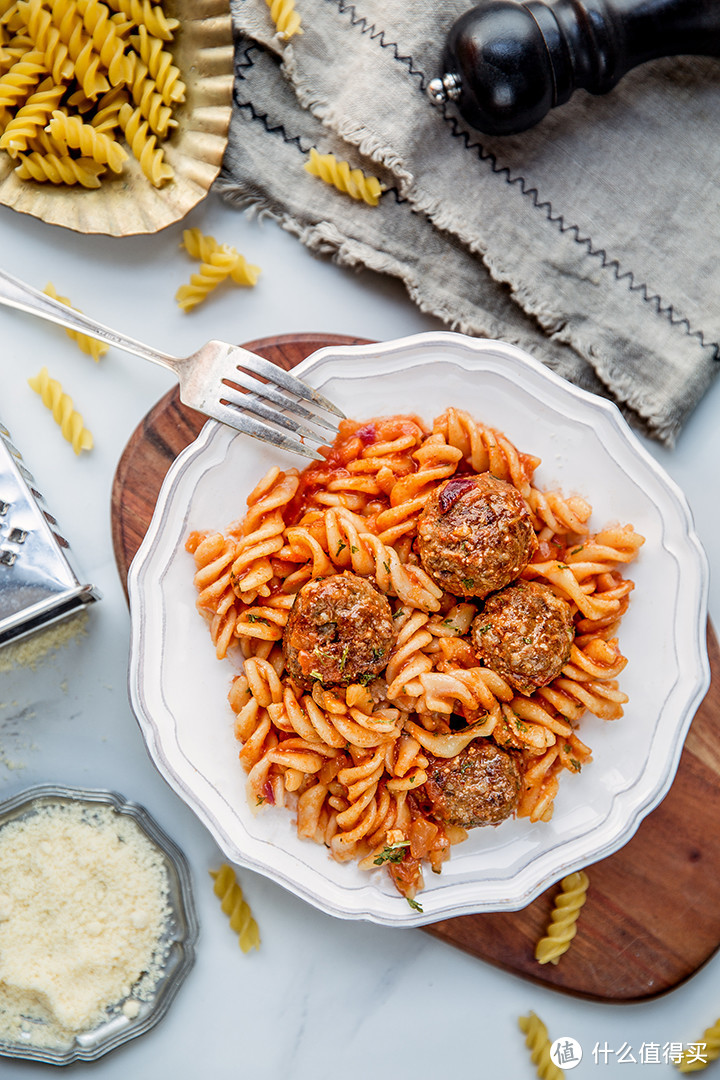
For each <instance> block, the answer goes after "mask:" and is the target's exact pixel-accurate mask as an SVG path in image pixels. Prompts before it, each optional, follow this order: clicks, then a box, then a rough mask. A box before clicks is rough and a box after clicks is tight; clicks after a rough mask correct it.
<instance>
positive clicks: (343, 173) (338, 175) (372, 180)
mask: <svg viewBox="0 0 720 1080" xmlns="http://www.w3.org/2000/svg"><path fill="white" fill-rule="evenodd" d="M305 169H306V171H307V172H309V173H311V175H312V176H319V177H320V179H321V180H324V181H325V183H326V184H330V185H331V186H332V187H335V188H337V190H338V191H342V192H344V194H346V195H349V196H350V197H351V198H352V199H359V200H362V202H366V203H367V204H368V206H377V204H378V202H379V201H380V196H381V195H382V193H383V191H384V190H385V187H384V185H383V184H381V183H380V181H379V180H378V178H377V177H376V176H369V175H367V174H365V173H364V172H363V171H362V169H351V168H350V165H349V164H348V162H347V161H340V160H338V158H336V157H335V154H319V153H318V152H317V150H316V149H315V147H312V148H311V150H310V160H309V161H307V162H306V163H305Z"/></svg>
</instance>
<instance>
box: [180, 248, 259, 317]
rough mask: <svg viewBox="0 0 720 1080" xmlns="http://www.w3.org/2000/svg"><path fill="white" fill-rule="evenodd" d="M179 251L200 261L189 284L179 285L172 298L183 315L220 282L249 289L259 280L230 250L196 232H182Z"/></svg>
mask: <svg viewBox="0 0 720 1080" xmlns="http://www.w3.org/2000/svg"><path fill="white" fill-rule="evenodd" d="M181 247H184V248H185V250H186V251H187V253H188V254H189V255H190V256H191V257H192V258H194V259H198V260H200V267H199V269H198V271H197V273H195V274H192V275H191V277H190V284H189V285H181V286H180V288H179V289H178V290H177V292H176V294H175V300H176V301H177V304H178V306H179V307H180V308H181V309H182V310H183V311H192V309H193V308H195V307H197V305H198V304H200V303H202V301H203V300H205V299H206V297H207V296H208V295H209V294H210V293H211V292H212V291H213V289H216V288H217V286H218V285H220V284H222V282H223V281H226V280H230V281H232V282H233V283H234V284H235V285H244V286H253V285H255V284H256V283H257V280H258V277H259V276H260V267H259V266H252V265H251V264H250V263H248V262H247V260H246V259H245V257H244V256H243V255H241V254H240V252H239V251H237V250H236V249H235V248H234V247H231V246H230V245H229V244H219V243H218V242H217V240H216V239H215V238H214V237H213V236H205V235H203V233H202V232H201V231H200V229H185V231H184V232H183V240H182V244H181Z"/></svg>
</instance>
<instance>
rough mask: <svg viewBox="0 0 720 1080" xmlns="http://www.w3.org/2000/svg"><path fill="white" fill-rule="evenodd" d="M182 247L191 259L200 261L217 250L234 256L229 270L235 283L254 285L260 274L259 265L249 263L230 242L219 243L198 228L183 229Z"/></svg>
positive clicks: (205, 259) (205, 260) (206, 259)
mask: <svg viewBox="0 0 720 1080" xmlns="http://www.w3.org/2000/svg"><path fill="white" fill-rule="evenodd" d="M182 247H184V248H185V250H186V251H187V253H188V255H190V256H191V257H192V258H193V259H199V260H200V261H201V262H208V261H209V260H210V258H211V256H212V255H214V254H215V253H216V252H218V251H222V252H224V253H226V254H229V255H232V256H234V258H235V263H234V265H233V266H232V269H231V270H230V277H231V279H232V280H233V281H234V282H235V284H236V285H255V284H256V283H257V279H258V277H259V276H260V267H259V266H252V265H250V264H249V263H248V261H247V259H246V258H245V256H244V255H241V254H240V252H239V251H237V250H236V249H235V248H234V247H231V246H230V244H219V243H218V242H217V240H216V239H215V237H214V236H205V235H203V233H202V232H201V231H200V229H185V230H184V232H183V238H182Z"/></svg>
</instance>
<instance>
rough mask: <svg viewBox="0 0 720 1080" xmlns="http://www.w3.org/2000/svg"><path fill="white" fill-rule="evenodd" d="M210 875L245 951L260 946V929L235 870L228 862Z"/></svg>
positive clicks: (214, 888) (215, 890) (224, 910)
mask: <svg viewBox="0 0 720 1080" xmlns="http://www.w3.org/2000/svg"><path fill="white" fill-rule="evenodd" d="M210 876H211V877H212V878H213V880H214V882H215V884H214V885H213V891H214V893H215V895H216V896H217V897H218V898H219V899H220V901H221V904H220V906H221V908H222V910H223V912H224V913H225V915H227V916H229V919H230V927H231V929H232V930H234V931H235V933H236V934H237V936H238V943H239V945H240V948H241V949H242V951H243V952H244V953H247V952H250V950H251V949H259V948H260V931H259V930H258V925H257V923H256V922H255V919H254V918H253V914H252V911H251V910H250V905H249V904H248V902H247V900H246V899H245V897H244V896H243V891H242V889H241V887H240V885H239V884H238V881H237V878H236V876H235V871H234V870H233V869H232V867H231V866H228V864H227V863H223V864H222V866H221V867H220V869H219V870H211V871H210Z"/></svg>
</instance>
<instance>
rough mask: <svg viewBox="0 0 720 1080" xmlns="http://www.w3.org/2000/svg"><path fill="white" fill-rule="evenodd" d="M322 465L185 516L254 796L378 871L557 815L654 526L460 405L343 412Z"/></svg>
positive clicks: (399, 868)
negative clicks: (547, 474)
mask: <svg viewBox="0 0 720 1080" xmlns="http://www.w3.org/2000/svg"><path fill="white" fill-rule="evenodd" d="M324 454H325V460H323V461H321V462H313V463H311V464H310V465H308V466H307V467H306V468H304V469H303V470H302V471H298V470H297V469H286V470H281V469H279V468H273V469H271V470H270V471H269V472H268V473H267V475H266V476H264V477H263V478H262V479H261V480H260V481H259V483H258V484H257V486H256V487H255V489H254V490H253V491H252V492H251V494H250V495H249V497H248V499H247V510H246V513H245V514H244V516H243V517H241V518H239V519H238V520H236V521H234V522H232V523H230V524H229V525H228V526H227V527H226V528H223V529H222V531H203V532H193V533H192V534H191V535H190V536H189V537H188V538H187V542H186V548H187V550H188V551H189V552H190V553H191V554H192V555H193V556H194V562H195V576H194V581H195V585H196V587H197V590H198V596H197V606H198V609H199V611H200V612H201V614H202V615H203V616H204V617H205V618H206V619H207V621H208V625H209V629H210V633H211V637H212V641H213V643H214V645H215V649H216V653H217V656H218V657H219V658H226V657H227V658H228V659H234V660H235V661H236V663H237V673H236V674H235V675H234V676H233V677H232V680H231V685H230V691H229V702H230V706H231V708H232V711H233V713H234V725H235V734H236V737H237V739H238V740H239V743H240V744H241V747H240V750H239V757H240V762H241V764H242V766H243V768H244V770H245V772H246V773H247V790H248V798H249V800H250V804H251V806H253V808H256V807H257V808H260V807H266V806H278V807H286V808H287V809H289V810H290V811H291V812H292V813H294V814H295V816H296V822H297V832H298V834H299V836H300V837H302V838H305V839H308V840H314V841H316V842H318V843H321V844H324V845H325V846H326V847H327V848H328V850H329V852H330V854H331V855H332V856H333V857H334V858H335V859H337V860H340V861H345V860H357V861H358V862H359V865H360V866H361V867H362V868H363V869H366V870H369V871H375V870H377V868H379V867H382V868H384V869H385V870H386V871H387V872H388V873H389V874H390V877H391V878H392V881H393V882H394V884H395V886H396V888H397V889H398V891H399V892H400V893H401V894H402V895H403V896H405V897H406V898H407V899H408V901H409V902H410V903H411V904H412V905H413V906H418V907H419V905H418V904H417V901H416V900H415V899H414V898H415V896H416V894H417V893H418V892H419V891H420V890H421V889H422V887H423V869H424V868H427V867H430V868H431V869H432V870H433V871H435V872H437V873H439V872H440V871H441V867H442V864H443V862H444V861H445V860H446V859H447V858H448V857H449V853H450V848H451V846H452V845H453V844H456V843H458V842H460V841H462V840H464V839H465V838H466V837H467V835H468V831H469V830H470V829H473V828H477V827H486V826H489V825H499V824H500V823H501V822H503V821H505V820H507V819H508V818H510V817H517V818H526V819H528V821H529V822H532V823H539V822H547V821H549V820H550V818H551V816H552V813H553V805H554V800H555V796H556V794H557V791H558V786H559V782H560V778H561V777H562V776H563V775H565V774H566V773H570V774H575V773H579V772H580V771H581V769H582V767H583V766H584V765H585V764H587V763H588V762H589V761H590V760H591V750H590V748H589V747H588V746H587V745H586V744H585V743H584V742H583V741H582V740H581V738H580V735H579V734H578V729H579V725H580V721H581V719H582V717H583V715H584V714H585V713H586V712H589V713H591V714H593V715H595V716H597V717H600V718H602V719H604V720H614V719H617V718H619V717H620V716H621V715H622V712H623V704H624V702H625V701H626V700H627V698H626V695H625V694H624V693H623V692H622V691H621V689H620V688H619V685H618V677H619V675H620V673H621V672H622V670H623V668H624V667H625V665H626V659H625V658H624V657H623V655H622V653H621V651H620V648H619V644H618V637H617V634H618V627H619V623H620V620H621V617H622V615H623V614H624V612H625V611H626V609H627V606H628V602H629V599H630V594H631V592H632V589H633V583H632V581H631V580H630V579H628V578H626V577H624V575H623V573H622V567H623V565H624V564H626V563H629V562H631V561H632V560H633V559H634V558H635V556H636V555H637V552H638V550H639V548H640V547H641V545H642V544H643V537H642V536H640V535H639V534H638V533H637V532H636V531H635V530H634V529H633V527H632V525H629V524H615V523H613V524H609V525H607V526H605V527H604V528H602V529H601V530H600V531H597V532H591V529H590V516H591V512H592V507H591V505H590V504H589V503H588V502H587V501H586V500H585V498H583V497H580V496H578V495H567V496H566V495H563V494H561V493H560V492H557V491H544V490H541V489H540V488H539V487H537V486H535V484H534V481H533V477H534V473H535V471H536V469H537V468H538V466H539V464H540V459H539V458H537V457H535V456H533V455H532V454H529V453H525V452H522V451H520V450H518V449H517V448H516V447H515V446H514V445H513V444H512V442H511V441H510V440H509V439H508V438H507V437H506V436H505V435H504V434H503V433H502V432H501V431H498V430H496V429H494V428H492V427H488V426H485V425H484V424H482V423H480V422H478V421H476V420H474V419H473V418H472V417H471V416H469V415H468V414H467V413H465V412H463V411H461V410H459V409H456V408H449V409H447V410H446V411H445V412H443V413H442V414H441V415H440V416H438V417H436V418H435V419H434V420H433V422H432V424H431V425H430V426H428V425H427V424H425V423H424V422H423V421H422V420H421V419H420V418H419V417H417V416H413V415H394V416H382V417H375V418H373V419H371V420H369V421H366V422H363V423H360V422H356V421H351V420H345V421H343V422H342V423H341V425H340V434H339V436H338V438H337V439H336V441H335V443H334V444H333V445H332V447H330V448H328V449H326V450H325V451H324Z"/></svg>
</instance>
